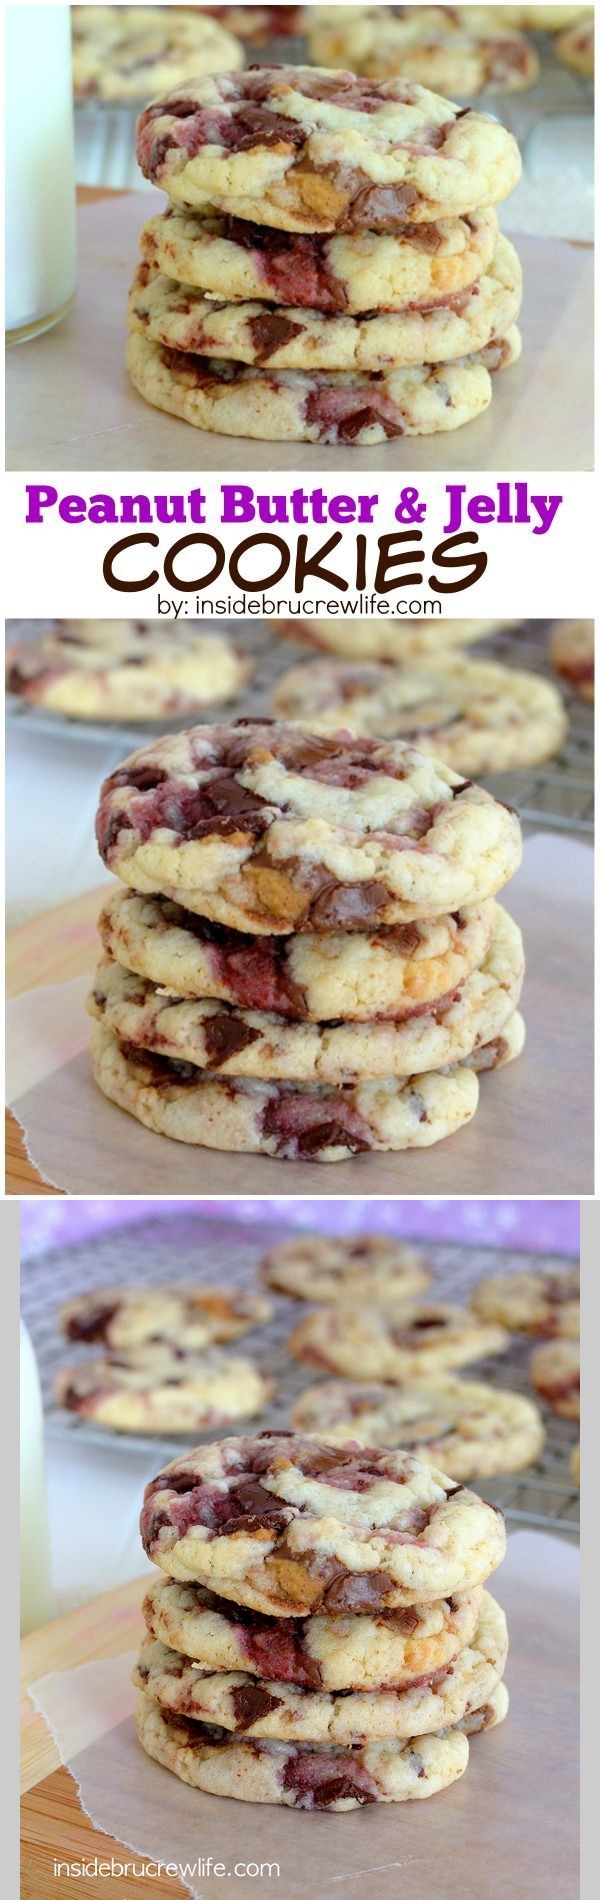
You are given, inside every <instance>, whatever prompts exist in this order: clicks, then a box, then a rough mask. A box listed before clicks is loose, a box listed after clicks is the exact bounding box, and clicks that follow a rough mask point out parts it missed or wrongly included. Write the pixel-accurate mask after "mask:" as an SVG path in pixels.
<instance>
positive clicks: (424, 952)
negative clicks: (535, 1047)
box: [89, 720, 524, 1161]
mask: <svg viewBox="0 0 600 1900" xmlns="http://www.w3.org/2000/svg"><path fill="white" fill-rule="evenodd" d="M97 837H98V844H99V849H100V852H101V855H102V857H103V859H104V862H105V864H106V865H107V866H108V868H109V870H112V871H114V872H115V873H116V875H117V877H118V878H119V879H120V880H121V882H122V884H123V885H125V886H126V889H125V890H115V891H114V892H113V893H112V894H111V895H110V896H109V898H108V901H107V903H106V904H105V906H104V909H103V911H102V914H101V917H100V935H101V938H102V942H103V947H104V951H105V956H104V959H103V961H102V962H101V964H100V966H99V968H98V970H97V972H96V977H95V981H94V986H93V991H92V994H91V996H90V999H89V1010H90V1014H91V1015H92V1016H93V1017H94V1018H95V1019H96V1024H95V1029H94V1037H93V1066H94V1074H95V1077H96V1081H97V1082H98V1085H99V1087H100V1088H101V1089H102V1090H103V1092H104V1094H105V1095H107V1096H109V1098H110V1099H111V1100H112V1101H113V1102H115V1103H117V1104H118V1105H119V1106H120V1107H121V1108H124V1109H126V1110H128V1111H129V1113H130V1114H133V1115H134V1116H136V1117H137V1119H138V1120H139V1121H141V1122H143V1123H144V1124H145V1126H146V1127H148V1128H151V1129H154V1130H155V1131H157V1132H158V1133H161V1134H165V1135H169V1136H171V1137H172V1138H174V1139H175V1140H177V1141H183V1142H188V1143H193V1144H194V1143H195V1144H198V1145H200V1146H205V1147H210V1148H223V1149H228V1150H231V1151H232V1152H234V1153H237V1152H240V1151H245V1152H254V1153H258V1154H266V1155H272V1156H282V1157H284V1158H286V1159H299V1160H314V1161H339V1160H344V1159H346V1158H347V1157H348V1156H349V1155H355V1154H359V1153H361V1152H363V1151H365V1150H368V1149H378V1150H391V1149H406V1148H421V1147H429V1146H430V1145H431V1144H432V1143H433V1142H436V1141H439V1140H441V1139H442V1138H443V1137H444V1136H445V1135H449V1134H452V1133H453V1132H454V1131H455V1130H456V1129H458V1128H460V1127H462V1126H463V1125H464V1124H465V1123H466V1122H468V1121H470V1120H471V1117H472V1116H473V1115H474V1113H475V1110H476V1107H477V1102H478V1095H479V1081H478V1071H480V1070H481V1069H487V1068H492V1067H495V1066H497V1065H498V1064H500V1063H503V1062H505V1061H508V1060H510V1059H511V1057H512V1056H514V1055H517V1054H518V1053H519V1051H520V1049H521V1047H522V1043H523V1034H524V1032H523V1025H522V1021H521V1018H520V1016H519V1015H518V1010H517V1005H518V1002H519V996H520V990H521V984H522V979H523V947H522V941H521V936H520V932H519V930H518V928H517V926H516V925H515V924H514V923H513V922H512V919H511V918H510V917H509V916H508V915H507V913H506V911H505V910H504V909H503V908H502V907H501V906H500V905H499V904H497V903H496V902H495V901H494V900H495V896H496V893H497V892H498V891H499V890H500V889H501V887H502V885H503V884H505V883H506V881H507V879H508V878H509V877H510V876H511V875H512V873H513V872H514V871H515V870H516V868H517V865H518V863H519V858H520V851H521V835H520V828H519V822H518V819H517V817H516V815H515V813H514V812H513V811H511V810H510V809H509V808H508V807H507V806H506V805H503V804H500V803H499V802H498V801H497V800H496V799H494V798H493V797H492V796H491V795H490V793H489V792H486V791H484V790H483V789H482V788H481V787H479V786H477V785H474V784H473V783H472V782H470V781H468V780H464V779H462V778H460V777H458V775H457V774H456V773H455V772H453V771H452V770H451V769H450V768H449V767H448V766H446V765H441V764H438V763H437V762H436V761H434V760H432V759H428V758H424V757H423V756H422V755H421V754H420V753H419V752H417V751H415V750H414V749H413V748H412V747H411V746H407V745H404V744H401V743H395V744H386V743H384V742H380V741H378V740H375V739H366V740H365V739H361V740H358V739H352V738H350V737H349V736H348V734H347V733H337V734H335V735H332V736H327V737H317V736H314V735H311V734H309V733H304V732H299V731H297V730H295V729H294V728H291V727H289V726H285V725H277V724H272V723H268V722H267V723H261V722H259V721H252V720H241V721H239V722H238V723H236V724H235V725H232V726H220V725H214V726H197V727H196V728H195V729H193V730H192V731H190V732H180V733H177V734H174V735H170V736H169V737H167V738H163V739H159V740H158V741H156V742H155V743H154V744H153V745H151V746H148V747H146V748H144V749H143V750H142V751H139V752H136V753H135V754H134V755H133V756H132V757H131V758H130V759H127V760H126V761H125V762H124V764H123V765H122V766H121V767H120V769H119V770H118V771H117V772H114V773H113V774H112V776H111V777H110V778H109V779H107V780H106V782H105V784H104V786H103V788H102V794H101V799H100V806H99V811H98V818H97Z"/></svg>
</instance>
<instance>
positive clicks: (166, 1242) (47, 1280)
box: [22, 1210, 579, 1536]
mask: <svg viewBox="0 0 600 1900" xmlns="http://www.w3.org/2000/svg"><path fill="white" fill-rule="evenodd" d="M289 1237H290V1229H289V1228H288V1227H286V1226H285V1225H284V1224H283V1223H282V1225H281V1228H276V1227H274V1226H273V1225H272V1224H271V1223H268V1224H267V1223H265V1222H262V1223H261V1222H252V1223H248V1224H245V1223H244V1224H242V1223H240V1222H239V1221H237V1220H233V1219H229V1218H223V1219H219V1218H215V1217H214V1216H211V1215H207V1214H206V1213H205V1212H204V1211H203V1210H202V1211H199V1212H198V1213H197V1214H195V1215H191V1214H186V1215H177V1216H176V1217H175V1218H173V1219H169V1220H164V1219H160V1218H159V1217H158V1216H157V1217H154V1216H153V1217H152V1218H151V1219H148V1220H144V1221H141V1222H140V1223H139V1225H136V1226H135V1227H129V1228H124V1229H123V1230H122V1231H120V1232H117V1233H114V1232H113V1233H111V1234H109V1235H103V1236H99V1237H97V1238H94V1239H92V1240H87V1241H86V1242H85V1243H82V1244H80V1245H79V1246H77V1247H69V1248H62V1249H59V1250H56V1251H53V1252H51V1253H48V1254H45V1255H43V1256H42V1257H41V1258H39V1259H37V1260H35V1261H31V1262H29V1263H25V1264H24V1266H23V1272H22V1304H23V1317H24V1319H25V1322H26V1324H27V1326H28V1328H29V1331H30V1334H31V1338H32V1341H33V1345H34V1348H35V1352H36V1356H37V1360H38V1365H39V1369H40V1377H41V1382H42V1391H43V1396H44V1404H45V1409H46V1419H47V1429H48V1431H49V1432H50V1433H51V1434H52V1436H53V1437H60V1438H66V1437H68V1438H70V1439H71V1440H73V1437H74V1436H75V1437H76V1436H80V1437H82V1438H83V1439H84V1440H85V1442H86V1443H88V1444H89V1443H93V1444H102V1445H104V1446H105V1445H106V1443H107V1440H108V1439H110V1442H111V1443H112V1444H113V1445H114V1446H115V1447H117V1448H118V1447H123V1446H131V1445H133V1446H137V1448H138V1449H141V1450H144V1451H145V1452H147V1453H149V1454H150V1455H151V1456H153V1457H155V1458H156V1462H157V1469H158V1468H159V1466H160V1464H161V1462H163V1461H164V1459H165V1458H166V1457H167V1456H169V1457H175V1456H176V1455H177V1452H178V1450H181V1448H182V1447H183V1446H185V1444H187V1443H189V1442H191V1441H190V1440H188V1439H186V1438H182V1437H178V1438H176V1439H162V1438H160V1439H159V1438H157V1437H152V1438H149V1437H148V1438H143V1437H137V1436H134V1435H133V1434H130V1433H127V1434H126V1435H123V1436H119V1434H117V1433H112V1432H111V1433H108V1432H106V1431H102V1430H101V1429H100V1428H98V1427H94V1426H92V1425H91V1424H90V1423H89V1422H88V1421H85V1420H80V1419H78V1418H76V1417H75V1416H74V1414H73V1413H70V1412H64V1413H63V1412H61V1411H59V1410H58V1408H57V1407H56V1405H55V1402H54V1399H53V1395H52V1388H53V1382H54V1379H55V1376H56V1373H57V1372H58V1370H59V1367H61V1366H62V1365H64V1364H66V1363H69V1364H74V1363H77V1362H79V1363H82V1364H85V1363H87V1362H89V1360H90V1358H91V1357H93V1356H94V1353H95V1352H98V1351H101V1348H100V1349H91V1350H90V1348H88V1349H87V1351H86V1349H77V1348H73V1347H72V1346H70V1345H69V1343H68V1342H66V1341H65V1340H63V1339H62V1338H61V1335H60V1334H59V1332H58V1325H57V1321H58V1313H59V1309H60V1307H61V1306H62V1304H63V1302H64V1301H66V1300H70V1299H73V1298H74V1297H75V1296H76V1295H77V1294H78V1293H80V1292H81V1291H86V1292H87V1291H90V1290H92V1289H93V1288H94V1287H99V1288H100V1287H104V1286H114V1285H119V1284H121V1285H125V1284H128V1285H135V1286H140V1285H144V1284H145V1285H148V1286H156V1285H158V1284H160V1283H161V1282H165V1281H169V1280H192V1281H194V1282H196V1283H197V1284H198V1285H199V1286H202V1285H211V1284H213V1285H217V1286H219V1287H221V1288H222V1289H223V1288H226V1289H227V1290H229V1289H230V1288H231V1289H234V1288H235V1289H236V1290H237V1289H239V1288H245V1289H248V1288H255V1287H256V1285H257V1268H258V1263H259V1260H260V1257H261V1254H262V1253H263V1252H264V1251H265V1250H266V1248H267V1247H272V1246H274V1245H275V1244H276V1242H277V1241H279V1240H282V1239H287V1238H289ZM427 1252H428V1255H429V1256H430V1258H431V1261H432V1265H433V1270H434V1274H435V1282H434V1286H433V1288H432V1298H434V1299H435V1298H436V1297H437V1298H442V1299H444V1300H450V1301H454V1302H455V1303H458V1304H460V1303H462V1302H465V1301H466V1300H467V1299H468V1298H469V1295H470V1293H471V1290H472V1288H473V1287H474V1285H475V1284H476V1282H477V1281H478V1280H480V1279H483V1278H484V1277H485V1276H486V1275H488V1274H491V1273H498V1272H503V1273H510V1272H516V1273H518V1272H521V1273H522V1272H525V1271H529V1270H532V1271H534V1272H535V1270H536V1269H537V1270H541V1269H543V1268H546V1269H548V1268H549V1269H560V1267H562V1266H564V1264H565V1262H564V1260H563V1259H559V1258H557V1257H555V1256H546V1255H544V1256H540V1255H539V1254H529V1253H521V1252H517V1251H510V1252H505V1251H504V1250H501V1249H499V1248H494V1247H465V1246H464V1245H462V1244H461V1245H460V1246H458V1245H456V1244H452V1245H451V1244H449V1243H448V1244H446V1243H445V1244H444V1245H435V1246H429V1245H428V1247H427ZM273 1304H274V1306H275V1309H276V1310H275V1314H274V1317H273V1319H272V1321H271V1323H270V1325H268V1326H265V1327H262V1328H261V1329H260V1330H259V1331H258V1332H256V1333H254V1334H249V1335H248V1337H247V1338H245V1339H243V1340H242V1341H241V1342H240V1343H239V1347H238V1345H237V1343H234V1345H233V1347H232V1351H234V1352H235V1351H237V1350H240V1351H241V1352H242V1353H245V1352H248V1353H250V1355H251V1356H252V1358H253V1359H254V1360H255V1361H256V1362H257V1364H259V1365H261V1366H264V1367H265V1369H266V1370H268V1371H269V1372H270V1373H271V1374H272V1375H273V1376H274V1377H275V1378H276V1379H277V1382H278V1392H277V1396H276V1399H275V1400H274V1402H273V1404H272V1405H270V1406H269V1407H268V1408H267V1409H266V1410H265V1412H264V1413H263V1414H261V1417H260V1419H259V1420H258V1421H257V1422H256V1428H257V1430H263V1429H264V1430H268V1429H271V1428H273V1427H277V1426H284V1427H287V1426H289V1415H290V1411H291V1409H292V1406H293V1405H294V1403H295V1401H296V1399H297V1397H298V1396H299V1394H300V1392H301V1391H304V1390H306V1387H307V1386H308V1385H309V1384H311V1385H312V1384H314V1383H316V1379H315V1377H314V1376H312V1375H311V1373H310V1370H309V1368H308V1367H306V1366H300V1365H298V1364H296V1362H295V1361H294V1360H292V1359H290V1358H289V1356H288V1354H287V1352H286V1349H285V1341H286V1338H287V1336H288V1334H289V1333H290V1332H291V1331H292V1328H293V1327H294V1326H295V1325H297V1324H298V1321H299V1319H300V1317H301V1315H302V1313H303V1312H304V1311H307V1310H308V1309H307V1308H305V1307H304V1304H303V1303H301V1302H297V1301H293V1300H288V1299H286V1298H284V1297H280V1296H278V1295H273ZM532 1343H533V1342H532V1341H531V1340H523V1341H521V1340H513V1341H512V1342H511V1346H510V1348H509V1350H508V1352H507V1353H505V1354H503V1355H502V1357H498V1358H492V1359H488V1360H481V1361H478V1363H477V1365H476V1366H471V1367H466V1369H465V1370H466V1376H467V1377H469V1374H471V1376H473V1377H475V1378H477V1379H480V1378H481V1379H489V1381H490V1383H491V1384H492V1385H497V1386H501V1387H503V1388H509V1389H512V1390H514V1391H518V1392H524V1393H526V1394H529V1396H531V1386H530V1384H529V1380H528V1376H527V1365H528V1360H529V1356H530V1353H531V1350H532ZM544 1411H545V1423H546V1428H547V1440H546V1446H545V1449H544V1452H543V1454H542V1456H541V1458H540V1459H539V1460H538V1461H537V1462H536V1464H535V1465H532V1466H530V1468H529V1469H528V1470H527V1471H524V1472H520V1473H519V1474H518V1475H517V1476H515V1477H502V1478H494V1479H486V1480H485V1482H484V1484H483V1487H482V1486H481V1485H478V1484H477V1481H474V1482H473V1489H474V1490H481V1489H483V1492H484V1495H485V1497H486V1498H488V1499H489V1500H490V1502H491V1503H493V1504H498V1505H499V1506H500V1508H501V1509H502V1510H503V1511H504V1512H505V1514H506V1517H507V1520H508V1522H509V1523H510V1524H514V1525H528V1526H530V1527H534V1528H537V1529H540V1530H553V1531H559V1532H561V1533H562V1534H565V1535H571V1536H576V1535H577V1532H578V1528H579V1492H578V1490H577V1488H576V1487H575V1485H574V1483H573V1479H572V1476H571V1472H570V1466H569V1455H570V1452H571V1451H572V1448H573V1446H574V1444H575V1443H576V1442H577V1438H578V1436H579V1429H578V1427H577V1426H575V1425H570V1424H569V1423H567V1421H566V1420H564V1419H560V1418H557V1417H556V1416H555V1415H554V1413H552V1412H551V1411H550V1410H549V1409H548V1408H547V1407H545V1408H544ZM240 1429H241V1430H243V1429H244V1426H243V1425H242V1426H241V1427H240ZM248 1429H249V1430H251V1429H252V1426H250V1425H249V1426H248ZM202 1436H204V1437H205V1438H207V1437H208V1438H210V1437H211V1436H213V1437H214V1433H208V1434H206V1433H205V1434H204V1435H202V1434H200V1433H196V1434H194V1437H195V1438H196V1439H198V1438H201V1437H202ZM221 1436H224V1434H221Z"/></svg>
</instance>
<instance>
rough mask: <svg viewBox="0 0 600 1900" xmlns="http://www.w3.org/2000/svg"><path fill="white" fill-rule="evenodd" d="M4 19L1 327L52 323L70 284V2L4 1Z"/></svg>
mask: <svg viewBox="0 0 600 1900" xmlns="http://www.w3.org/2000/svg"><path fill="white" fill-rule="evenodd" d="M5 22H6V67H5V70H6V108H5V112H6V318H5V324H6V333H7V341H9V342H13V343H20V342H24V341H25V340H26V339H27V338H29V337H32V336H37V335H39V334H40V332H41V331H42V330H48V329H50V328H51V327H52V325H53V324H55V323H58V322H59V321H60V318H61V317H62V316H64V314H65V311H66V310H68V308H69V305H70V303H71V300H72V297H73V294H74V290H75V162H74V141H73V100H72V83H71V32H70V19H69V8H68V7H62V6H29V5H27V4H25V3H24V0H21V5H19V6H9V7H7V8H6V11H5Z"/></svg>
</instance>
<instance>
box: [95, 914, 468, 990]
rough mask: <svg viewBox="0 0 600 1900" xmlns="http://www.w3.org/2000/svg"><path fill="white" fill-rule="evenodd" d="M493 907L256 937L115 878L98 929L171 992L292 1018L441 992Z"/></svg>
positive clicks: (457, 975)
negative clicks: (366, 927)
mask: <svg viewBox="0 0 600 1900" xmlns="http://www.w3.org/2000/svg"><path fill="white" fill-rule="evenodd" d="M495 915H496V912H495V906H494V903H493V900H491V899H490V900H488V902H487V903H484V904H479V905H476V906H475V907H474V908H473V909H472V910H468V909H466V910H459V911H455V912H453V913H452V915H451V916H448V917H435V918H429V919H424V920H423V921H422V922H421V923H412V924H398V925H397V926H396V928H395V929H394V928H390V929H389V930H373V931H372V932H370V933H369V934H368V935H363V934H361V933H360V932H359V931H344V930H331V931H325V932H323V933H322V934H321V935H320V936H317V934H316V933H315V932H312V933H311V932H309V931H307V932H304V933H303V932H301V931H300V932H298V934H297V936H290V937H257V936H250V935H248V933H247V932H246V933H244V932H243V931H240V930H230V929H229V927H228V926H227V925H226V924H214V923H209V922H208V920H207V919H206V918H205V919H201V918H199V917H195V916H193V914H192V912H191V911H185V910H182V909H181V907H180V905H179V904H172V903H170V902H169V899H168V898H166V897H140V896H138V895H137V894H136V892H135V891H127V890H125V889H124V888H123V886H121V887H119V886H117V887H116V888H115V889H114V890H112V891H111V892H110V895H109V897H108V899H107V902H106V903H105V904H104V906H103V909H102V910H101V912H100V916H99V919H98V930H99V933H100V938H101V941H102V944H103V946H104V949H105V951H106V953H107V955H108V956H110V957H114V958H115V959H116V961H117V962H118V963H122V964H123V965H124V968H125V969H126V970H134V971H135V972H136V974H137V975H138V976H143V977H148V978H149V979H150V981H151V982H152V983H157V984H160V985H161V986H162V987H163V988H164V989H166V990H171V991H172V992H173V994H174V995H175V996H188V997H192V996H199V997H215V998H216V999H217V1000H218V1001H219V1002H223V1003H234V1004H236V1005H237V1006H238V1008H240V1009H260V1010H274V1011H275V1012H276V1014H277V1015H278V1016H283V1017H285V1018H289V1019H290V1020H291V1021H295V1022H331V1021H333V1020H334V1018H336V1017H337V1018H340V1019H342V1020H343V1021H344V1022H368V1021H369V1020H370V1019H371V1018H372V1017H374V1016H376V1017H379V1018H380V1020H383V1019H384V1018H387V1017H390V1018H392V1019H393V1020H396V1019H398V1018H402V1017H404V1016H410V1015H411V1014H412V1013H413V1011H414V1010H419V1009H422V1008H424V1007H427V1005H428V1004H430V1003H434V1002H437V1000H438V998H440V997H442V996H448V995H449V994H450V992H451V991H453V990H455V989H456V988H457V986H458V985H459V984H460V983H462V982H464V979H465V977H467V976H470V974H471V971H472V970H475V969H478V968H479V965H480V964H481V963H483V959H484V957H485V955H486V952H487V950H488V949H489V946H490V943H491V939H492V933H493V929H494V922H495Z"/></svg>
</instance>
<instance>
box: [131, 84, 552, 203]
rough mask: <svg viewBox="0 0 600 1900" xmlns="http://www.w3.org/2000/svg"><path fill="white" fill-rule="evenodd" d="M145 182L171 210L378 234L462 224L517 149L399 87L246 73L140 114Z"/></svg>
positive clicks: (491, 129) (506, 184) (515, 170)
mask: <svg viewBox="0 0 600 1900" xmlns="http://www.w3.org/2000/svg"><path fill="white" fill-rule="evenodd" d="M136 151H137V158H138V163H139V166H140V169H141V171H142V173H143V175H144V177H145V178H148V179H149V180H150V182H151V184H153V185H157V186H158V187H159V189H160V190H161V191H165V192H166V193H167V196H168V197H169V198H170V199H171V200H172V202H173V203H175V204H177V205H184V206H186V207H188V208H189V209H190V210H192V211H195V210H200V211H204V210H205V208H206V206H207V205H209V206H210V207H211V208H213V209H214V210H216V211H221V212H223V211H224V212H230V213H231V214H232V215H233V216H234V217H242V218H249V219H250V220H251V221H252V222H254V223H256V224H270V225H275V227H276V228H277V229H278V230H284V231H309V232H310V231H325V232H326V231H357V230H364V229H366V230H370V231H377V230H383V231H386V230H387V231H389V230H392V231H393V230H394V229H396V228H397V226H398V225H402V224H405V223H408V224H422V223H429V222H430V220H437V219H438V218H450V217H455V216H457V215H458V216H464V214H465V213H467V212H470V211H478V210H480V209H481V208H484V207H486V206H488V205H494V204H497V203H498V202H499V200H500V199H502V198H505V197H507V195H508V193H509V191H512V189H513V186H514V185H516V183H517V180H518V178H519V175H520V170H521V160H520V156H519V150H518V146H517V143H516V140H515V139H514V138H513V137H512V134H511V133H510V132H508V131H506V130H505V128H504V126H502V125H500V124H499V123H498V121H497V120H495V119H490V118H487V117H486V116H485V115H484V114H483V113H478V112H473V111H472V110H470V109H467V110H466V111H464V110H463V111H461V110H460V108H459V107H458V106H454V105H451V104H450V103H449V101H448V100H447V99H442V98H438V97H437V95H436V94H435V93H433V92H428V91H427V90H426V89H425V88H423V87H422V86H415V85H412V84H411V82H410V81H409V80H404V79H391V80H385V81H378V82H375V81H372V80H363V79H357V78H355V76H354V74H353V73H349V72H327V71H323V70H320V69H318V68H315V67H311V66H278V67H271V68H269V67H265V68H260V67H254V68H252V69H251V70H250V71H246V72H244V73H235V72H234V73H225V74H222V75H221V76H220V77H219V78H214V79H211V78H209V79H201V80H199V81H198V83H197V84H194V83H190V85H188V86H180V87H176V88H175V90H174V91H173V92H171V93H169V94H168V95H167V97H166V98H164V99H157V100H155V102H154V104H152V105H150V106H147V107H146V110H145V112H142V114H141V117H140V118H139V119H138V124H137V139H136Z"/></svg>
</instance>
